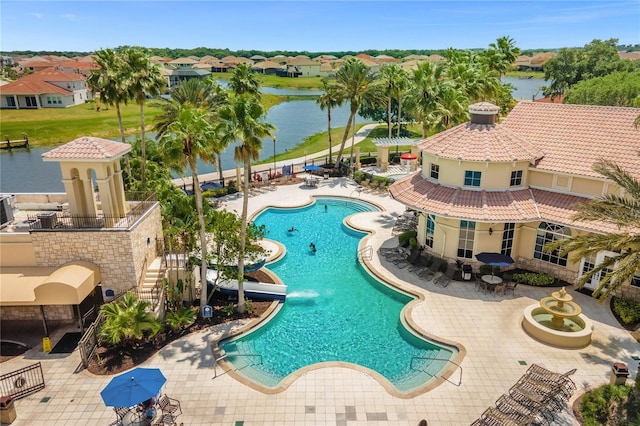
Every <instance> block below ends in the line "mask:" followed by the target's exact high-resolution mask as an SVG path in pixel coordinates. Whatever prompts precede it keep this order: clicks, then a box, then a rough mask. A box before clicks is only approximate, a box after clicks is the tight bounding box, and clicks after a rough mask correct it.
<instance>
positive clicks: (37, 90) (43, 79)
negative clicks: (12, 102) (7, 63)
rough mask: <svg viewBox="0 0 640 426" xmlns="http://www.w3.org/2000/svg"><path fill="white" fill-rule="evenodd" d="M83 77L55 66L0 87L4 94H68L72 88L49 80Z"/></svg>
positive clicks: (71, 79) (68, 79)
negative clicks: (68, 88) (69, 88)
mask: <svg viewBox="0 0 640 426" xmlns="http://www.w3.org/2000/svg"><path fill="white" fill-rule="evenodd" d="M84 79H85V77H84V76H83V75H82V74H76V73H69V72H65V71H60V70H56V69H55V68H47V69H45V70H42V71H38V72H34V73H33V74H29V75H26V76H24V77H22V78H19V79H17V80H16V81H14V82H11V83H9V84H5V85H4V86H2V87H1V88H0V91H1V92H2V94H4V95H10V94H16V95H39V94H43V93H58V94H60V95H69V94H71V93H73V91H72V90H67V89H64V88H62V87H59V86H56V85H55V84H52V83H50V82H51V81H55V82H60V81H82V80H84Z"/></svg>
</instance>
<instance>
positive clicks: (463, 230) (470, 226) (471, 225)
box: [458, 220, 476, 259]
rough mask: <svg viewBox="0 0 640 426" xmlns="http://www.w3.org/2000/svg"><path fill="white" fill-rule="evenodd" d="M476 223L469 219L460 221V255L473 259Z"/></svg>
mask: <svg viewBox="0 0 640 426" xmlns="http://www.w3.org/2000/svg"><path fill="white" fill-rule="evenodd" d="M475 231H476V223H475V222H470V221H468V220H461V221H460V236H459V238H458V257H462V258H465V259H471V257H472V256H473V238H474V236H475Z"/></svg>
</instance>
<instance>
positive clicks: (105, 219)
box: [27, 192, 157, 231]
mask: <svg viewBox="0 0 640 426" xmlns="http://www.w3.org/2000/svg"><path fill="white" fill-rule="evenodd" d="M125 197H126V199H127V201H128V202H133V203H134V206H133V207H132V208H131V210H130V211H129V212H128V213H127V214H126V215H125V216H120V215H107V214H99V215H75V214H70V213H67V212H53V211H52V212H44V213H39V214H35V215H27V221H28V222H29V230H30V231H34V230H38V231H39V230H54V229H55V230H67V229H104V228H108V229H129V228H131V227H132V226H133V225H134V224H135V223H136V222H137V221H138V220H139V219H140V218H141V217H142V216H143V215H144V214H145V213H146V212H147V211H148V210H149V209H150V208H151V207H152V206H153V205H154V204H155V203H156V202H157V196H156V194H155V193H138V192H127V193H126V194H125Z"/></svg>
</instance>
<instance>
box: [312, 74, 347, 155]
mask: <svg viewBox="0 0 640 426" xmlns="http://www.w3.org/2000/svg"><path fill="white" fill-rule="evenodd" d="M322 88H323V90H324V93H323V94H322V95H320V96H318V99H316V103H317V104H318V105H320V109H321V110H322V111H324V110H325V109H326V110H327V133H328V134H329V163H331V159H332V158H333V155H332V154H331V147H332V146H333V141H332V140H331V108H334V107H337V106H340V105H342V101H343V99H342V96H340V92H339V91H338V90H337V89H336V87H335V86H332V85H330V84H329V80H328V79H327V78H326V77H325V78H323V79H322Z"/></svg>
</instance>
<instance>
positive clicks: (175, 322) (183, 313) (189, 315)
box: [164, 306, 198, 332]
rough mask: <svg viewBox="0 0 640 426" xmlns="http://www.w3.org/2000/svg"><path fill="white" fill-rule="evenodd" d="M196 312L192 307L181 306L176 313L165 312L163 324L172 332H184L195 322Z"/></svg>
mask: <svg viewBox="0 0 640 426" xmlns="http://www.w3.org/2000/svg"><path fill="white" fill-rule="evenodd" d="M197 316H198V311H197V310H196V309H194V308H192V307H187V306H183V307H182V308H180V309H178V310H177V311H171V312H167V314H166V315H165V317H164V322H165V324H167V325H168V326H169V328H170V329H171V330H172V331H174V332H177V331H180V330H184V329H185V328H187V327H189V326H190V325H191V324H193V323H194V322H196V318H197Z"/></svg>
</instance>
